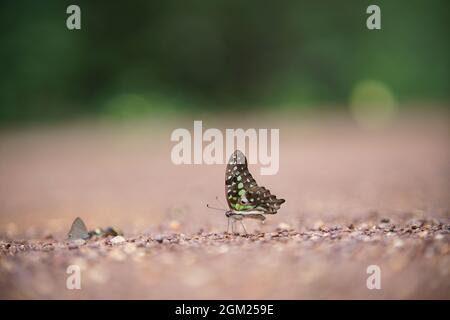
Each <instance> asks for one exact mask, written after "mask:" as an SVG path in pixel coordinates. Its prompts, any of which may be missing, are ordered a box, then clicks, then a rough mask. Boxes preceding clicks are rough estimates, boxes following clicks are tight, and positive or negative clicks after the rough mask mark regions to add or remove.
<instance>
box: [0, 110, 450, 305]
mask: <svg viewBox="0 0 450 320" xmlns="http://www.w3.org/2000/svg"><path fill="white" fill-rule="evenodd" d="M448 119H449V118H448V114H445V115H443V116H435V117H433V116H428V117H423V116H420V115H415V116H408V117H406V116H405V117H403V118H402V119H401V120H399V121H398V122H396V123H394V124H393V125H391V126H390V127H388V128H386V129H384V130H379V131H366V130H362V129H360V128H358V127H357V126H355V125H354V124H353V122H351V121H350V120H349V119H346V118H345V117H336V116H323V117H313V118H305V117H300V116H296V117H294V116H292V117H290V119H281V120H277V121H275V122H274V121H273V120H272V119H269V117H268V118H267V119H259V120H258V121H259V122H258V123H255V122H252V121H251V120H248V119H247V122H245V121H243V123H246V124H245V126H244V127H262V128H264V127H266V128H267V127H278V128H280V129H281V134H280V136H281V138H280V139H281V147H280V148H281V152H280V170H279V173H278V174H277V175H275V176H260V175H259V172H258V171H259V170H258V169H259V167H258V166H256V165H255V166H251V167H250V170H251V171H252V172H253V175H254V177H255V178H256V180H257V181H258V183H259V184H261V185H265V186H268V187H269V188H270V189H271V190H272V191H273V192H274V193H275V194H276V195H277V196H279V197H282V198H285V199H286V203H285V204H284V205H283V207H282V209H281V210H280V211H279V213H278V214H277V215H275V216H271V217H269V218H268V220H267V222H266V223H265V224H264V225H262V224H260V223H258V222H250V223H248V224H246V226H247V230H248V231H249V233H250V235H247V236H244V235H230V234H225V233H224V231H225V230H226V225H227V221H226V219H225V217H224V215H223V214H222V213H220V212H215V211H209V210H207V209H206V208H205V205H206V203H208V202H209V203H214V202H215V200H214V198H215V196H217V195H219V196H221V197H223V196H222V195H223V193H224V191H223V184H224V181H223V178H224V170H225V166H224V165H213V166H206V165H197V166H194V165H192V166H175V165H173V163H172V162H171V161H170V150H171V148H172V146H173V145H174V143H172V142H171V141H170V133H171V132H172V130H173V129H175V128H179V127H185V128H188V129H192V121H191V120H189V119H187V120H184V121H179V122H177V121H169V122H162V121H149V122H140V123H132V124H130V123H126V124H115V125H112V124H104V123H102V124H94V123H85V124H67V125H60V126H52V127H46V128H44V127H37V128H28V129H24V130H19V129H14V130H12V129H11V130H3V131H2V133H1V134H0V239H1V240H0V297H1V298H67V299H71V298H152V299H153V298H169V299H172V298H194V299H195V298H205V299H207V298H212V299H215V298H254V299H258V298H287V299H296V298H375V299H377V298H446V299H448V298H450V295H449V292H450V274H449V272H450V271H449V270H450V236H449V232H450V230H449V216H450V214H449V212H450V202H449V195H450V182H449V177H450V175H449V174H450V161H449V160H450V151H449V147H448V142H449V120H448ZM192 120H193V119H192ZM230 123H231V122H229V119H223V121H221V122H219V123H218V122H217V121H214V120H204V126H205V128H209V127H219V128H227V127H236V124H233V125H230ZM269 124H270V125H269ZM77 216H80V217H82V218H83V219H84V221H85V222H86V224H87V226H88V228H94V227H98V226H103V227H106V226H111V225H112V226H116V227H119V228H121V229H122V230H123V231H124V238H125V241H124V242H121V243H117V244H113V243H111V239H110V238H108V239H97V240H95V239H92V240H89V241H88V242H87V243H85V244H80V245H73V244H69V243H67V242H66V241H65V236H66V233H67V231H68V228H69V227H70V224H71V222H72V220H73V219H74V218H75V217H77ZM119 242H120V241H119ZM70 264H76V265H79V266H80V267H81V270H82V289H81V290H68V289H67V288H66V279H67V276H68V275H67V274H66V269H67V267H68V266H69V265H70ZM369 265H378V266H379V267H380V269H381V273H382V282H381V285H382V289H381V290H368V289H367V287H366V279H367V277H368V276H369V275H368V274H367V273H366V269H367V267H368V266H369Z"/></svg>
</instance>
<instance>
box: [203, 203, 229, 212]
mask: <svg viewBox="0 0 450 320" xmlns="http://www.w3.org/2000/svg"><path fill="white" fill-rule="evenodd" d="M206 207H207V208H208V209H213V210H219V211H227V210H225V209H221V208H215V207H211V206H210V205H209V204H206Z"/></svg>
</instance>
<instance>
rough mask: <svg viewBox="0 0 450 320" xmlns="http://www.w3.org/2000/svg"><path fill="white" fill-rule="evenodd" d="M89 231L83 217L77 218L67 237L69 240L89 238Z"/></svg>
mask: <svg viewBox="0 0 450 320" xmlns="http://www.w3.org/2000/svg"><path fill="white" fill-rule="evenodd" d="M89 237H90V236H89V232H88V231H87V229H86V225H85V224H84V222H83V220H81V218H76V219H75V220H74V221H73V223H72V226H71V227H70V231H69V234H68V235H67V238H68V239H69V240H77V239H83V240H86V239H89Z"/></svg>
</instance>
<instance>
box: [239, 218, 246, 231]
mask: <svg viewBox="0 0 450 320" xmlns="http://www.w3.org/2000/svg"><path fill="white" fill-rule="evenodd" d="M239 221H240V222H241V225H242V228H244V232H245V234H246V235H247V234H248V233H247V230H245V226H244V223H243V222H242V220H239Z"/></svg>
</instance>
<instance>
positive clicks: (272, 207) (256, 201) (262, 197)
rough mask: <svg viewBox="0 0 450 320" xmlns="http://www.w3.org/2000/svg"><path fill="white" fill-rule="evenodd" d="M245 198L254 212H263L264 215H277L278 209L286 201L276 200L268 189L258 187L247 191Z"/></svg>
mask: <svg viewBox="0 0 450 320" xmlns="http://www.w3.org/2000/svg"><path fill="white" fill-rule="evenodd" d="M246 197H247V199H248V201H249V203H250V204H251V205H252V206H253V207H254V208H255V209H256V210H260V211H263V213H265V214H275V213H277V211H278V209H280V207H281V205H282V204H283V203H284V202H285V201H286V200H284V199H277V197H276V196H275V195H273V194H271V193H270V191H269V190H268V189H266V188H265V187H259V186H257V187H253V188H250V189H249V190H247V194H246Z"/></svg>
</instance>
